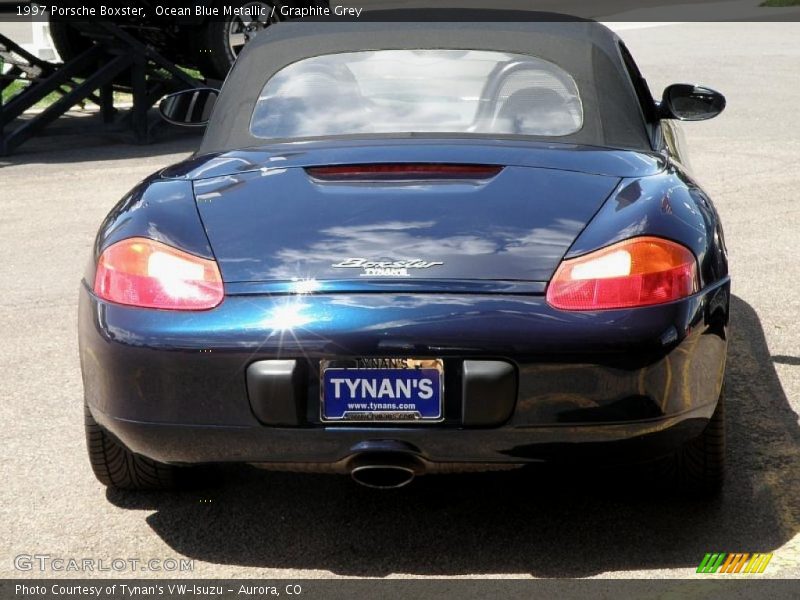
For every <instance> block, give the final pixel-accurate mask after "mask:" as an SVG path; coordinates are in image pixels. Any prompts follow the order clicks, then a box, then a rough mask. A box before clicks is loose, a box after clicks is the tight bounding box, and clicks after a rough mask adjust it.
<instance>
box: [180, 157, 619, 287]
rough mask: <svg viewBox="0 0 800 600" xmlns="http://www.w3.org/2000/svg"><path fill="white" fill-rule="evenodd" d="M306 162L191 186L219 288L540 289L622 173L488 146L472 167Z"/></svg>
mask: <svg viewBox="0 0 800 600" xmlns="http://www.w3.org/2000/svg"><path fill="white" fill-rule="evenodd" d="M311 154H312V155H313V153H311ZM323 154H324V153H323ZM314 158H315V157H314V156H306V158H305V160H303V161H302V163H301V164H297V163H296V162H295V164H294V165H293V166H288V167H284V166H282V165H280V161H270V162H269V163H267V164H269V165H270V166H266V165H264V166H262V167H260V168H258V169H256V170H246V171H234V172H231V173H229V174H226V175H219V176H215V177H211V178H208V179H201V180H196V181H195V184H194V185H195V194H196V198H197V206H198V209H199V212H200V215H201V218H202V220H203V223H204V225H205V227H206V231H207V233H208V237H209V240H210V242H211V245H212V248H213V250H214V253H215V255H216V258H217V260H218V262H219V265H220V269H221V271H222V276H223V279H224V281H225V282H226V289H228V291H229V293H230V292H231V290H235V291H236V292H237V293H246V292H258V291H292V290H294V291H298V290H299V291H303V290H305V291H317V290H332V291H380V290H382V289H394V290H397V289H400V290H408V291H452V290H454V289H457V290H461V291H483V292H486V291H498V290H502V291H506V292H521V293H541V292H543V290H544V283H546V282H547V281H548V280H549V279H550V277H551V276H552V274H553V272H554V270H555V269H556V267H557V266H558V264H559V262H560V260H561V258H562V257H563V256H564V254H565V253H566V252H567V250H568V249H569V247H570V245H571V244H572V243H573V241H574V240H575V238H576V237H577V236H578V234H579V233H580V232H581V231H582V230H583V228H584V227H585V226H586V225H587V223H588V222H589V221H590V220H591V218H592V217H593V216H594V214H595V213H596V212H597V210H598V209H599V208H600V206H601V205H602V204H603V202H604V201H605V199H606V198H608V197H609V195H610V194H611V193H612V192H613V190H614V189H615V187H616V186H617V185H618V183H619V181H620V177H618V176H614V175H606V174H596V173H585V172H579V171H574V170H567V169H557V168H551V167H535V166H524V165H519V164H504V161H503V160H502V159H503V158H504V157H503V156H501V155H498V154H497V153H493V152H492V151H491V147H487V148H485V151H484V152H482V153H480V158H481V160H480V161H477V160H476V155H475V152H474V150H473V151H471V152H470V153H469V154H461V155H459V154H458V153H457V152H456V153H454V152H442V153H441V154H439V155H434V156H432V157H430V158H435V160H430V159H429V160H428V161H426V162H418V161H409V160H408V159H407V158H406V159H405V160H397V159H398V158H399V157H398V156H392V153H391V152H386V151H384V152H381V153H377V154H376V155H375V156H373V158H372V160H371V161H368V162H364V159H363V158H362V160H361V161H359V162H351V163H341V162H339V163H336V164H334V165H332V164H330V162H329V161H326V160H325V159H326V158H328V157H326V156H324V155H320V156H318V157H317V160H314ZM404 158H405V157H404ZM505 158H507V157H505ZM275 162H277V163H278V165H275V164H274V163H275Z"/></svg>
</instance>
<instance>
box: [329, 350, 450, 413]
mask: <svg viewBox="0 0 800 600" xmlns="http://www.w3.org/2000/svg"><path fill="white" fill-rule="evenodd" d="M394 362H397V361H394ZM399 362H401V363H406V364H407V365H409V366H410V368H409V367H406V368H350V367H338V366H337V367H326V366H325V364H323V368H322V382H321V385H322V390H321V391H322V398H321V400H322V411H321V412H322V419H323V421H349V422H374V421H382V422H406V421H439V420H441V418H442V395H443V394H442V387H443V383H444V378H443V368H442V361H441V360H411V359H400V361H399Z"/></svg>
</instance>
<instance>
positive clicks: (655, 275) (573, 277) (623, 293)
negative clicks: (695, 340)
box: [547, 237, 698, 310]
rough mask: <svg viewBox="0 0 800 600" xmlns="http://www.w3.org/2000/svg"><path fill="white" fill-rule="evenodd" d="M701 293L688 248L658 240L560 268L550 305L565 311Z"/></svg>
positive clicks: (638, 241) (624, 245)
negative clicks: (698, 291)
mask: <svg viewBox="0 0 800 600" xmlns="http://www.w3.org/2000/svg"><path fill="white" fill-rule="evenodd" d="M697 290H698V281H697V260H696V259H695V256H694V254H693V253H692V252H691V250H689V249H688V248H686V247H684V246H681V245H680V244H676V243H675V242H671V241H669V240H664V239H661V238H655V237H638V238H633V239H630V240H625V241H624V242H619V243H617V244H613V245H611V246H608V247H607V248H603V249H601V250H597V251H596V252H592V253H590V254H586V255H584V256H579V257H578V258H572V259H569V260H565V261H563V262H562V263H561V265H559V267H558V269H557V270H556V272H555V275H553V279H552V281H551V282H550V285H549V286H548V288H547V302H548V304H550V305H551V306H553V307H555V308H558V309H561V310H603V309H610V308H632V307H636V306H649V305H652V304H661V303H663V302H670V301H672V300H678V299H679V298H685V297H686V296H690V295H692V294H693V293H695V292H696V291H697Z"/></svg>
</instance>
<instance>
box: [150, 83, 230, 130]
mask: <svg viewBox="0 0 800 600" xmlns="http://www.w3.org/2000/svg"><path fill="white" fill-rule="evenodd" d="M217 96H219V91H218V90H215V89H213V88H192V89H189V90H181V91H180V92H175V93H174V94H170V95H169V96H165V97H164V99H163V100H161V102H160V103H159V105H158V112H159V113H161V118H162V119H164V120H165V121H166V122H167V123H172V124H173V125H183V126H185V127H203V126H204V125H207V124H208V120H209V118H210V117H211V111H212V110H213V109H214V103H215V102H216V101H217Z"/></svg>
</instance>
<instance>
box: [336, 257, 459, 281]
mask: <svg viewBox="0 0 800 600" xmlns="http://www.w3.org/2000/svg"><path fill="white" fill-rule="evenodd" d="M443 264H444V263H443V262H438V261H426V260H417V259H414V260H368V259H366V258H346V259H344V260H343V261H342V262H339V263H335V264H333V265H331V266H332V267H333V268H334V269H362V272H361V273H360V274H359V276H360V277H410V274H409V272H408V270H409V269H430V268H431V267H439V266H441V265H443Z"/></svg>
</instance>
